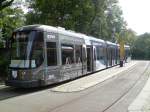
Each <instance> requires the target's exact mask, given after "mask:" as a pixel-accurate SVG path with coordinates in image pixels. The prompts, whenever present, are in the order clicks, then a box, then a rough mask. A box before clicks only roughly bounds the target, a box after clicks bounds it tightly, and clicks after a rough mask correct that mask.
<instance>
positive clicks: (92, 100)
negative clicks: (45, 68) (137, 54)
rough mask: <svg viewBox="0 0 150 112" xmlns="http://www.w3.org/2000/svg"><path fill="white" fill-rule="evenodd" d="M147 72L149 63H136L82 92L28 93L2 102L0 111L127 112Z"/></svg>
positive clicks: (141, 86)
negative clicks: (125, 70) (130, 67)
mask: <svg viewBox="0 0 150 112" xmlns="http://www.w3.org/2000/svg"><path fill="white" fill-rule="evenodd" d="M148 70H150V65H149V62H148V61H139V62H138V64H137V65H136V66H135V67H134V68H132V69H129V70H128V71H127V72H122V73H120V74H118V75H116V76H115V77H113V78H110V79H108V80H106V81H104V82H102V83H100V84H97V85H95V86H92V87H91V88H88V89H86V90H84V91H79V92H71V93H63V92H54V91H51V89H52V88H50V89H49V88H47V89H46V90H45V89H44V90H41V91H36V92H31V93H30V92H27V94H21V95H20V94H19V95H16V96H15V97H12V98H8V99H3V100H1V101H0V110H1V111H2V112H9V111H11V112H20V111H21V112H27V111H28V112H127V109H128V106H129V105H130V104H131V103H132V102H133V100H134V99H135V98H136V96H137V95H138V94H139V93H140V91H141V90H142V88H143V86H144V85H145V83H146V81H147V79H148V78H149V75H148V72H147V71H148ZM6 90H7V89H6ZM1 91H2V92H3V90H0V95H3V94H1V93H2V92H1ZM13 91H14V90H13ZM19 92H20V90H19ZM9 94H10V93H9Z"/></svg>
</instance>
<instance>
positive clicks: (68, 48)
mask: <svg viewBox="0 0 150 112" xmlns="http://www.w3.org/2000/svg"><path fill="white" fill-rule="evenodd" d="M61 50H62V65H68V64H72V63H74V48H73V45H66V44H62V45H61Z"/></svg>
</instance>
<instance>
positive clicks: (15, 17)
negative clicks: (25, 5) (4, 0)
mask: <svg viewBox="0 0 150 112" xmlns="http://www.w3.org/2000/svg"><path fill="white" fill-rule="evenodd" d="M0 13H1V15H0V28H1V30H2V32H1V35H0V39H6V38H9V37H10V36H11V34H12V31H13V30H14V29H16V28H17V27H20V26H22V25H23V24H24V19H23V11H22V10H21V9H17V8H14V9H13V8H9V7H7V8H5V9H4V10H2V11H0Z"/></svg>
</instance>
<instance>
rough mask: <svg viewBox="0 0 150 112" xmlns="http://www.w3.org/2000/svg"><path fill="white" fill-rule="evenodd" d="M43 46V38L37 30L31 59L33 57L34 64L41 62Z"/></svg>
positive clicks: (38, 64)
mask: <svg viewBox="0 0 150 112" xmlns="http://www.w3.org/2000/svg"><path fill="white" fill-rule="evenodd" d="M43 46H44V40H43V33H42V32H37V35H36V39H35V40H34V43H33V49H32V51H33V52H32V59H35V64H36V66H37V67H38V66H40V65H41V64H42V63H43V60H44V57H43Z"/></svg>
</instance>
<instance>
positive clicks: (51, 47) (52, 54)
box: [47, 42, 57, 66]
mask: <svg viewBox="0 0 150 112" xmlns="http://www.w3.org/2000/svg"><path fill="white" fill-rule="evenodd" d="M47 64H48V66H56V65H57V49H56V42H47Z"/></svg>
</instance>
